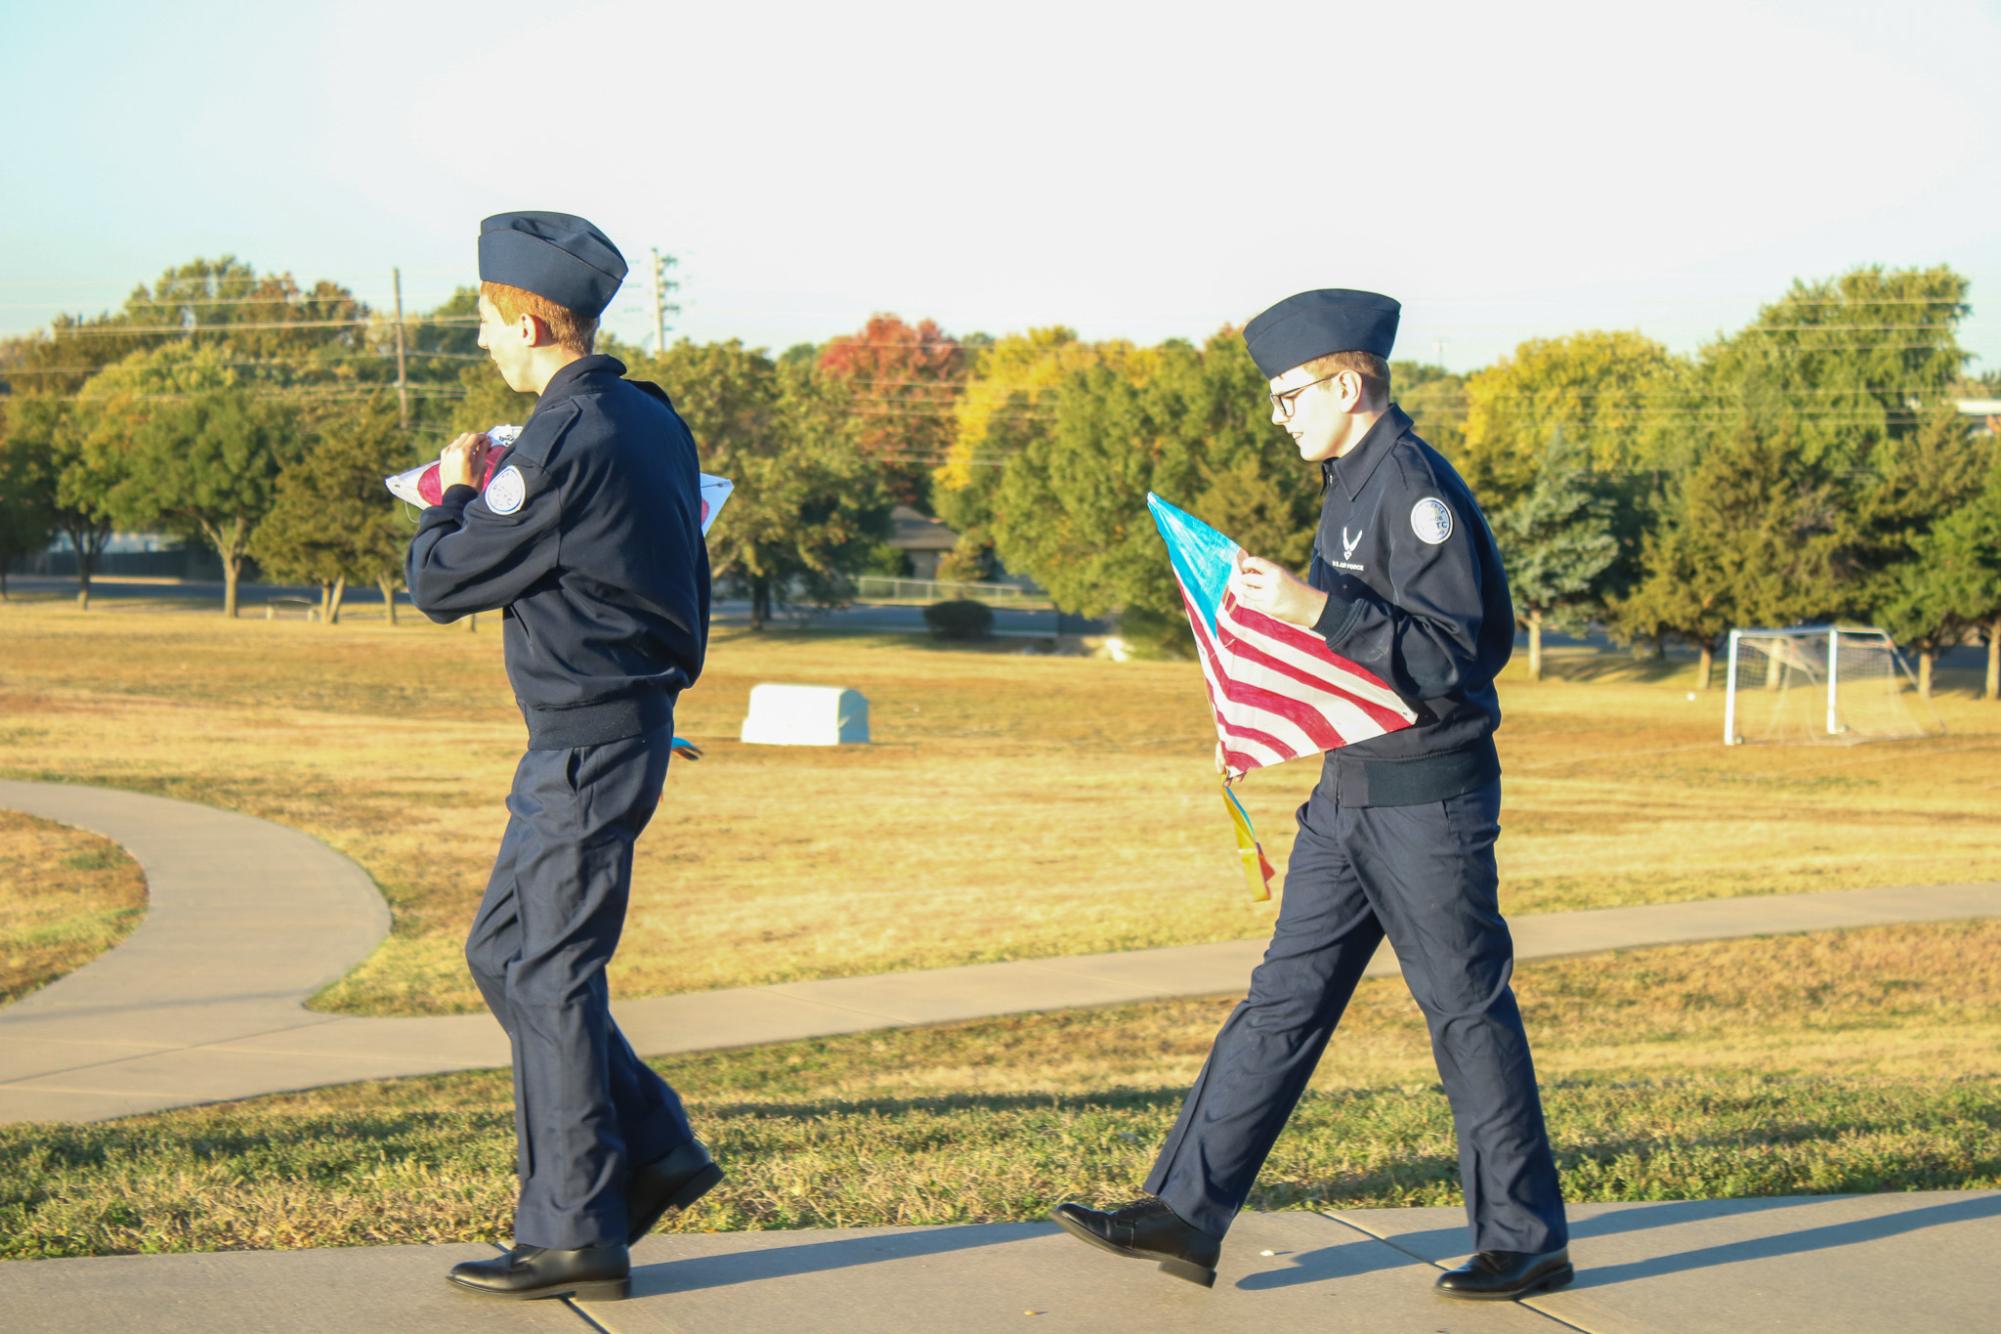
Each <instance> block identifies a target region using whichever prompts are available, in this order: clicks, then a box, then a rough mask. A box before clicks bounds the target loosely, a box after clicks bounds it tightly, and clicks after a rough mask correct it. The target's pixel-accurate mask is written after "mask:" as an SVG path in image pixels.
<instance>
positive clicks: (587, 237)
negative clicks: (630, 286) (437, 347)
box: [479, 213, 625, 319]
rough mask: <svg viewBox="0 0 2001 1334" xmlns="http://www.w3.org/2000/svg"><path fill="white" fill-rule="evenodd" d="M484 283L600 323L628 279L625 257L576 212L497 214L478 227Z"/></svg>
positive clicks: (480, 264)
mask: <svg viewBox="0 0 2001 1334" xmlns="http://www.w3.org/2000/svg"><path fill="white" fill-rule="evenodd" d="M479 280H480V281H481V282H487V283H506V284H507V285H508V286H509V287H519V288H521V289H522V290H523V291H528V292H533V293H535V294H536V295H537V296H546V297H548V298H549V299H550V300H551V301H553V302H555V303H556V304H557V305H559V306H563V307H566V308H568V309H570V310H574V311H576V312H577V313H578V314H579V315H586V316H589V317H590V318H592V319H596V318H597V317H598V316H599V315H601V314H603V313H604V308H605V307H606V306H609V305H610V304H611V299H612V296H613V295H614V294H615V293H617V291H618V285H619V284H620V283H622V282H624V281H625V256H623V255H621V254H619V253H618V247H617V246H615V245H613V244H612V243H611V238H609V237H607V236H606V235H605V234H604V233H603V232H601V231H599V230H598V229H597V228H595V227H593V226H592V225H591V224H590V223H588V222H585V221H584V220H583V219H582V218H579V217H577V216H575V215H574V214H570V213H496V214H494V215H493V216H492V217H490V218H488V219H487V220H486V221H484V222H482V223H480V225H479Z"/></svg>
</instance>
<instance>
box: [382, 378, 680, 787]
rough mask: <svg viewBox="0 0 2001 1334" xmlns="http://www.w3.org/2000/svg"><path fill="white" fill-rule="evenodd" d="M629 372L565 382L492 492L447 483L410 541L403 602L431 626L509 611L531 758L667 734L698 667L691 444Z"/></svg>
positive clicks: (506, 459) (668, 406)
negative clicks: (659, 730) (537, 752)
mask: <svg viewBox="0 0 2001 1334" xmlns="http://www.w3.org/2000/svg"><path fill="white" fill-rule="evenodd" d="M624 373H625V367H624V366H623V365H621V364H620V363H619V362H617V361H616V360H614V359H613V358H611V357H599V356H593V357H585V358H583V359H582V360H579V361H574V362H571V363H570V364H569V365H567V366H565V367H564V368H563V369H562V370H560V371H558V372H557V373H556V375H555V376H554V378H552V379H551V380H550V381H549V384H548V387H547V388H546V389H545V390H544V391H543V393H542V398H541V401H540V403H539V404H538V405H537V407H536V410H535V415H534V416H533V417H531V418H530V419H529V421H528V425H527V426H526V427H524V428H523V429H522V432H521V435H520V438H519V439H518V440H516V441H515V444H514V447H513V448H512V449H510V450H508V451H507V453H506V454H505V455H503V456H502V458H501V460H500V463H501V467H500V470H499V471H498V472H496V473H495V474H494V477H493V480H492V481H491V482H489V483H488V485H487V489H486V491H485V492H484V493H481V492H478V491H475V490H474V489H473V488H472V487H469V486H455V487H452V488H451V489H450V490H448V491H447V492H445V494H444V497H443V500H442V502H441V503H439V504H436V505H433V506H431V507H430V508H429V509H426V510H425V511H424V515H423V518H422V519H421V520H420V521H419V523H418V525H417V535H416V537H415V538H414V539H412V541H411V543H410V555H409V559H408V563H407V574H408V578H409V584H410V599H411V601H413V602H415V603H416V604H417V606H418V608H419V609H420V610H421V611H423V613H424V614H425V615H426V616H429V617H430V618H431V619H432V620H434V621H451V620H456V619H457V618H458V617H460V616H464V615H466V614H468V613H470V612H477V611H492V610H494V609H495V608H504V609H505V610H504V616H505V630H504V634H503V639H504V643H505V647H506V652H507V676H508V679H509V680H510V681H511V682H512V683H513V685H514V694H515V698H516V700H517V702H518V703H519V704H520V706H521V712H522V715H523V716H524V717H525V718H526V719H527V721H528V737H529V742H528V744H529V746H530V747H531V748H534V749H561V748H565V747H570V746H584V745H595V744H598V743H600V742H605V741H614V740H617V739H619V738H621V737H629V736H637V735H639V734H640V733H642V732H647V731H651V730H652V729H654V728H656V727H661V726H666V725H668V724H670V723H671V722H672V720H673V710H674V700H675V697H676V696H677V695H678V694H679V693H680V692H681V691H682V690H683V689H684V688H686V687H687V686H689V685H692V684H694V681H695V678H696V677H697V676H699V675H700V674H701V671H702V657H703V653H704V650H705V648H706V645H707V642H708V632H709V553H708V548H707V546H706V544H705V543H704V542H703V540H702V527H701V485H700V480H699V471H698V469H697V467H696V458H695V441H694V438H693V437H692V436H690V435H689V433H688V428H687V426H686V425H685V424H683V422H682V421H681V417H680V414H678V413H677V412H675V411H674V405H673V404H672V403H671V402H670V401H669V400H668V398H667V395H666V394H665V393H664V392H663V391H662V390H661V389H660V388H659V387H658V386H656V385H651V384H647V383H644V382H641V381H633V380H626V379H623V378H621V377H622V376H623V375H624ZM510 474H512V476H510Z"/></svg>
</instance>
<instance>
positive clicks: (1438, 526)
mask: <svg viewBox="0 0 2001 1334" xmlns="http://www.w3.org/2000/svg"><path fill="white" fill-rule="evenodd" d="M1410 530H1411V531H1412V532H1413V533H1416V534H1417V537H1418V540H1419V541H1420V542H1426V543H1429V544H1430V545H1432V546H1434V547H1435V546H1437V545H1438V544H1439V543H1441V542H1443V541H1444V540H1445V539H1446V538H1448V537H1450V536H1452V511H1451V509H1449V508H1448V507H1447V506H1446V504H1445V502H1444V501H1442V500H1440V499H1439V498H1438V497H1437V496H1426V497H1425V498H1424V499H1423V500H1420V501H1418V502H1417V504H1415V505H1412V506H1411V507H1410Z"/></svg>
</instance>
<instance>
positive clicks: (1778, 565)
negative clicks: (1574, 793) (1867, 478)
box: [1612, 417, 1843, 690]
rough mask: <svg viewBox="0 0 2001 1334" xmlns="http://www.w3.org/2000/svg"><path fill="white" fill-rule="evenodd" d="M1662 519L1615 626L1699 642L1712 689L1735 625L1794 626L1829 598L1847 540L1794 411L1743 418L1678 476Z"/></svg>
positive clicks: (1616, 611) (1705, 680) (1632, 633)
mask: <svg viewBox="0 0 2001 1334" xmlns="http://www.w3.org/2000/svg"><path fill="white" fill-rule="evenodd" d="M1661 517H1662V523H1661V525H1660V526H1659V527H1658V528H1657V529H1656V530H1654V531H1653V532H1651V533H1649V534H1648V535H1647V539H1646V542H1645V546H1644V553H1643V557H1642V564H1643V568H1644V570H1645V577H1644V578H1643V579H1642V580H1641V582H1640V583H1639V585H1638V586H1637V587H1636V588H1634V589H1633V591H1632V592H1631V593H1629V594H1627V595H1626V596H1625V597H1623V598H1621V599H1620V600H1619V601H1618V602H1617V603H1616V604H1615V605H1614V607H1613V609H1612V615H1613V619H1614V623H1615V624H1616V625H1617V626H1618V627H1619V628H1620V630H1621V631H1622V632H1623V633H1624V634H1626V635H1627V636H1628V637H1634V638H1637V637H1645V638H1654V637H1667V638H1674V639H1681V640H1684V641H1686V642H1688V643H1690V644H1693V645H1694V646H1695V647H1696V649H1697V650H1698V651H1699V653H1700V655H1701V660H1700V663H1699V664H1698V667H1697V670H1696V681H1697V684H1698V686H1699V687H1700V688H1702V689H1705V690H1706V689H1708V688H1709V682H1710V675H1711V672H1710V668H1711V664H1712V663H1713V661H1714V655H1715V651H1716V647H1717V644H1718V642H1719V641H1720V640H1721V639H1722V637H1723V635H1724V634H1725V633H1726V632H1727V631H1728V630H1730V629H1731V628H1732V627H1735V626H1754V625H1789V624H1792V623H1793V622H1795V621H1796V620H1798V619H1799V618H1800V617H1801V616H1802V615H1804V614H1806V613H1808V612H1810V611H1811V610H1813V609H1814V608H1815V607H1817V606H1818V605H1819V601H1820V599H1821V598H1822V597H1823V596H1824V590H1825V589H1826V588H1827V587H1828V586H1829V584H1830V582H1831V581H1832V574H1831V572H1832V570H1833V569H1834V567H1835V564H1836V562H1837V560H1838V558H1839V556H1840V552H1841V546H1842V541H1843V536H1842V533H1841V531H1840V520H1841V516H1840V513H1839V510H1838V507H1837V505H1836V503H1835V500H1834V487H1833V485H1832V483H1831V482H1830V481H1829V480H1828V479H1827V477H1826V475H1825V472H1824V470H1823V469H1821V468H1819V467H1817V466H1815V465H1814V464H1812V463H1810V462H1808V461H1807V459H1806V458H1805V456H1804V455H1803V453H1802V452H1801V451H1800V449H1799V446H1798V438H1797V434H1796V431H1795V428H1794V424H1793V422H1792V420H1791V418H1790V417H1781V418H1779V419H1778V420H1777V421H1773V422H1754V421H1752V420H1750V419H1748V418H1741V417H1740V419H1739V420H1738V422H1737V425H1736V429H1735V430H1734V432H1733V433H1732V434H1730V435H1728V436H1726V437H1724V438H1723V439H1721V440H1719V441H1718V442H1717V443H1716V444H1714V445H1713V446H1712V447H1711V448H1709V449H1708V450H1706V451H1705V452H1704V453H1703V454H1701V455H1699V456H1697V457H1695V458H1692V459H1690V460H1689V461H1688V463H1687V464H1686V465H1685V466H1684V467H1683V468H1682V469H1681V470H1680V471H1679V472H1678V473H1677V474H1676V475H1675V477H1674V478H1673V479H1672V481H1671V483H1670V486H1669V489H1668V498H1667V502H1666V505H1665V506H1664V509H1663V513H1662V516H1661Z"/></svg>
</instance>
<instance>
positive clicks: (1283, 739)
mask: <svg viewBox="0 0 2001 1334" xmlns="http://www.w3.org/2000/svg"><path fill="white" fill-rule="evenodd" d="M1146 504H1147V508H1148V509H1149V510H1151V511H1152V512H1153V521H1154V524H1155V525H1156V526H1157V527H1158V528H1159V529H1160V536H1161V540H1162V541H1164V542H1165V543H1167V558H1168V560H1169V561H1170V562H1172V564H1173V566H1174V579H1175V582H1176V583H1178V584H1180V585H1181V600H1182V605H1183V606H1184V607H1186V608H1187V611H1188V628H1189V629H1190V630H1192V631H1194V632H1195V647H1196V657H1197V658H1198V659H1200V661H1201V663H1202V677H1203V680H1204V681H1206V682H1207V683H1208V686H1209V704H1210V707H1211V710H1212V711H1213V712H1214V714H1215V716H1216V737H1217V739H1218V740H1219V741H1221V742H1222V746H1223V762H1224V764H1225V765H1226V766H1227V767H1228V768H1230V769H1231V770H1234V771H1235V772H1237V773H1240V774H1242V773H1249V772H1250V771H1251V770H1252V769H1259V768H1263V767H1264V766H1265V765H1267V764H1278V763H1280V762H1281V761H1284V760H1290V759H1295V758H1297V757H1299V756H1301V755H1316V754H1318V753H1320V752H1321V751H1324V750H1333V749H1335V748H1336V747H1339V746H1345V745H1348V744H1349V743H1351V742H1355V741H1366V740H1368V739H1369V738H1370V737H1378V736H1382V735H1383V734H1385V733H1387V732H1398V731H1402V730H1403V729H1404V728H1406V727H1409V726H1410V725H1411V724H1412V723H1414V722H1416V721H1417V714H1416V713H1414V712H1413V711H1412V710H1411V708H1410V706H1409V705H1408V704H1405V703H1404V702H1403V700H1402V699H1401V698H1400V697H1399V696H1398V695H1397V693H1396V691H1394V690H1392V689H1390V687H1389V686H1388V685H1387V684H1385V683H1384V682H1383V681H1382V680H1381V679H1380V678H1379V677H1377V676H1376V675H1375V674H1374V673H1372V672H1370V671H1368V670H1367V669H1366V668H1364V667H1360V666H1357V665H1356V664H1355V663H1353V662H1350V661H1349V660H1348V659H1346V658H1344V657H1342V656H1341V655H1340V654H1338V653H1336V652H1334V651H1333V650H1332V649H1330V648H1328V647H1327V643H1326V641H1325V640H1323V639H1322V638H1321V637H1320V636H1319V635H1317V634H1315V633H1314V632H1313V631H1311V630H1304V629H1301V628H1300V627H1298V626H1296V625H1288V624H1286V623H1285V622H1284V621H1280V620H1276V619H1274V618H1272V617H1270V616H1267V615H1265V614H1264V613H1263V612H1258V611H1253V610H1251V609H1250V608H1248V607H1245V606H1242V605H1240V604H1239V603H1238V602H1237V595H1236V593H1235V591H1234V590H1232V588H1231V587H1230V572H1231V571H1232V570H1234V569H1235V568H1236V565H1237V557H1238V554H1239V553H1240V552H1241V550H1242V548H1240V547H1239V546H1238V545H1237V544H1236V543H1235V542H1232V541H1231V540H1230V539H1229V538H1227V537H1225V536H1223V535H1222V534H1221V533H1219V532H1217V531H1216V530H1215V529H1214V528H1211V527H1210V526H1209V525H1208V524H1206V523H1203V522H1202V521H1201V520H1200V519H1198V518H1196V517H1195V516H1193V515H1192V514H1188V513H1185V512H1183V511H1182V510H1178V509H1176V508H1175V507H1174V506H1172V505H1170V504H1168V503H1167V502H1166V501H1164V500H1162V499H1161V498H1160V497H1159V496H1156V495H1154V494H1153V493H1152V492H1150V491H1149V492H1148V493H1147V497H1146ZM1228 788H1229V779H1228V778H1225V780H1224V796H1225V799H1226V800H1227V801H1228V802H1229V804H1230V808H1231V819H1232V821H1233V823H1235V824H1236V826H1237V835H1238V847H1239V851H1240V852H1242V853H1243V854H1244V862H1245V868H1246V870H1247V871H1248V872H1249V873H1250V875H1251V887H1252V893H1253V896H1254V897H1257V898H1267V897H1269V896H1270V884H1271V865H1270V863H1269V862H1266V861H1265V860H1264V851H1263V848H1262V847H1261V846H1260V845H1258V843H1257V834H1256V831H1255V830H1253V829H1252V828H1251V823H1250V816H1249V815H1248V814H1247V813H1246V812H1245V811H1244V809H1243V806H1242V804H1241V803H1239V802H1238V801H1237V800H1236V797H1235V794H1233V793H1231V792H1229V790H1228ZM1247 843H1248V846H1247ZM1253 857H1255V863H1256V864H1255V866H1254V865H1253Z"/></svg>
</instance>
